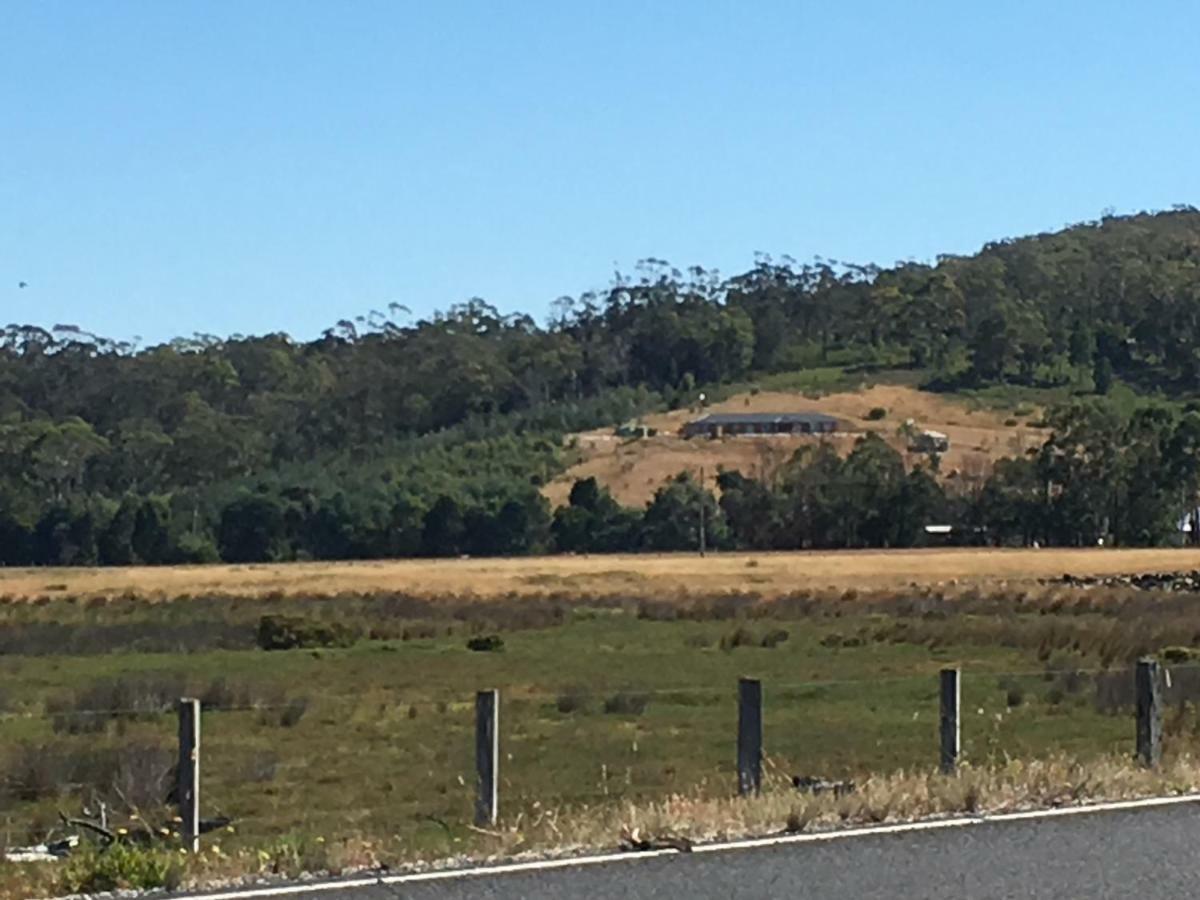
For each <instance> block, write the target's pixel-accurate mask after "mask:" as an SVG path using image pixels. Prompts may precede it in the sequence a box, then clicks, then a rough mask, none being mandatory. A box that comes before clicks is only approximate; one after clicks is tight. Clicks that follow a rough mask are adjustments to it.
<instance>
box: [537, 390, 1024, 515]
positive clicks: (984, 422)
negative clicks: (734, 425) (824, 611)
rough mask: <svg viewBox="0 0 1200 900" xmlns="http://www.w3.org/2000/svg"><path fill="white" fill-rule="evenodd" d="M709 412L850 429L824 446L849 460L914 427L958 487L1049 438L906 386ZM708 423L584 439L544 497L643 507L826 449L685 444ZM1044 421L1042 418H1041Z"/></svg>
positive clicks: (757, 441) (747, 441)
mask: <svg viewBox="0 0 1200 900" xmlns="http://www.w3.org/2000/svg"><path fill="white" fill-rule="evenodd" d="M874 407H883V408H884V409H886V410H887V411H888V414H887V418H885V419H883V420H880V421H871V420H869V419H867V418H866V416H867V413H868V412H869V411H870V410H871V409H872V408H874ZM708 411H709V412H819V413H824V414H826V415H831V416H836V417H837V418H838V419H840V420H842V421H843V422H844V423H845V425H846V428H847V433H844V434H839V435H835V436H833V437H828V438H825V439H824V440H826V441H828V442H829V443H831V444H833V446H834V447H836V448H837V450H838V452H840V453H843V454H845V453H849V452H850V450H851V448H852V447H853V446H854V441H855V440H856V439H857V437H858V435H859V433H862V432H866V431H875V432H878V433H879V434H880V435H881V436H882V437H884V438H886V439H887V440H888V442H889V443H891V444H892V445H893V446H894V447H896V449H897V450H900V451H901V452H907V447H906V446H905V441H904V440H902V439H901V438H899V437H898V436H897V434H896V431H897V429H898V428H899V427H900V425H901V424H903V423H904V421H905V420H907V419H912V420H913V421H914V422H915V423H916V424H917V425H918V426H919V427H921V428H932V429H934V430H935V431H941V432H944V433H945V434H946V435H947V436H948V437H949V438H950V451H949V452H948V453H946V454H945V455H944V457H943V459H942V472H943V473H944V474H945V475H950V474H951V473H955V477H958V476H963V477H966V478H969V479H974V478H979V477H981V476H983V475H985V474H986V473H987V471H988V470H989V469H990V466H991V463H992V462H993V461H994V460H996V459H998V458H1000V457H1002V456H1013V455H1020V454H1021V453H1024V452H1025V450H1027V449H1029V448H1031V447H1036V446H1038V445H1040V444H1041V442H1042V441H1043V440H1044V439H1045V436H1046V435H1045V432H1043V431H1041V430H1039V429H1035V428H1030V427H1028V426H1027V425H1015V426H1009V425H1005V424H1004V421H1005V420H1006V414H1001V413H998V412H995V411H994V410H986V409H979V410H972V409H969V408H968V407H967V406H966V405H965V404H964V403H962V402H960V401H958V400H956V399H953V398H949V397H945V396H942V395H939V394H930V393H925V392H923V391H919V390H917V389H915V388H913V387H909V386H905V385H884V384H881V385H875V386H874V387H870V388H867V389H865V390H862V391H854V392H842V393H837V394H829V395H828V396H825V397H820V398H817V399H809V398H807V397H805V396H804V395H803V394H799V393H782V392H770V391H767V392H763V393H759V394H753V395H751V394H738V395H737V396H734V397H731V398H730V399H729V400H726V401H724V402H722V403H717V404H714V405H713V406H712V407H711V409H709V410H708ZM698 415H699V413H695V412H690V411H688V410H676V411H675V412H670V413H662V414H659V415H654V416H648V417H646V419H645V420H644V421H645V422H646V424H647V425H650V426H653V427H655V428H657V429H658V430H659V432H660V434H659V435H658V436H657V437H654V438H650V439H647V440H641V441H623V440H621V439H618V438H616V437H614V436H613V434H612V429H597V430H595V431H588V432H584V433H582V434H579V435H577V436H576V442H577V445H578V447H579V449H580V451H581V452H582V454H583V459H582V460H581V461H580V462H579V464H577V465H575V466H573V467H572V468H570V469H569V470H568V471H567V472H565V473H564V474H563V475H562V476H561V477H559V478H557V479H555V480H554V481H552V482H551V483H550V484H549V485H547V487H546V489H545V491H544V493H545V495H546V497H547V499H549V500H550V502H551V504H552V505H556V506H557V505H560V504H562V503H564V502H565V501H566V499H567V495H568V494H569V493H570V490H571V485H572V484H573V483H574V481H575V479H577V478H587V477H595V478H596V479H597V480H598V481H599V482H600V483H602V484H604V485H607V486H608V488H609V490H611V491H612V493H613V496H615V497H616V498H617V499H618V500H619V501H621V502H622V503H624V504H627V505H630V506H642V505H644V504H645V503H646V502H647V501H648V500H649V499H650V498H651V497H652V496H653V495H654V492H655V490H657V489H658V488H659V487H660V486H661V485H662V483H663V482H664V481H666V480H667V479H669V478H671V477H673V476H674V475H677V474H678V473H679V472H681V471H685V470H686V471H689V472H691V473H692V474H693V475H696V474H697V473H698V472H699V471H700V469H701V468H704V469H705V470H706V474H707V476H708V477H709V478H715V476H716V473H717V469H718V468H719V467H724V468H726V469H739V470H741V471H742V472H743V473H745V474H747V475H751V474H753V475H756V476H758V475H767V476H769V475H770V474H771V473H772V472H774V471H775V470H776V469H777V468H778V467H779V466H780V465H781V464H782V463H783V462H784V461H786V460H787V459H788V458H789V457H790V456H791V455H792V454H793V453H794V452H795V451H796V450H797V449H798V448H799V447H801V446H803V445H805V444H812V443H815V442H816V441H818V440H820V439H819V438H815V437H750V436H743V437H733V438H722V439H718V440H708V439H703V438H695V439H692V440H684V439H682V438H680V437H678V434H677V433H678V431H679V428H680V427H681V426H682V425H683V424H684V423H685V422H687V421H689V420H691V419H694V418H696V417H697V416H698ZM1035 417H1036V415H1035Z"/></svg>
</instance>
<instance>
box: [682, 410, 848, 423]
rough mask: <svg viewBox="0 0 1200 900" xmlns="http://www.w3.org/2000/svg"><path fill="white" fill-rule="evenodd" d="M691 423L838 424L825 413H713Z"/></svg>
mask: <svg viewBox="0 0 1200 900" xmlns="http://www.w3.org/2000/svg"><path fill="white" fill-rule="evenodd" d="M688 424H689V425H777V424H778V425H783V424H792V425H802V424H808V425H836V424H837V419H835V418H834V417H833V416H827V415H825V414H824V413H812V412H807V413H711V414H710V415H707V416H704V417H703V418H700V419H696V420H695V421H694V422H689V423H688Z"/></svg>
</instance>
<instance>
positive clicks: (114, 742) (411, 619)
mask: <svg viewBox="0 0 1200 900" xmlns="http://www.w3.org/2000/svg"><path fill="white" fill-rule="evenodd" d="M1196 568H1200V553H1197V552H1196V551H1190V550H1188V551H1172V550H1146V551H1142V550H1136V551H1112V550H1080V551H1057V550H1056V551H989V550H926V551H908V552H898V553H897V552H892V553H887V552H862V553H799V554H766V555H754V556H748V555H719V556H709V557H706V558H704V559H700V558H698V557H684V556H675V557H665V556H664V557H653V556H646V557H631V556H627V557H591V558H554V559H549V558H547V559H525V560H456V561H443V562H433V561H420V562H394V563H345V564H338V565H328V564H321V565H317V564H313V565H305V564H301V565H290V566H250V567H212V568H197V569H188V568H183V569H125V570H121V569H113V570H39V571H16V570H10V571H7V572H3V573H0V595H2V596H3V597H4V598H5V602H3V603H0V842H2V843H6V844H9V845H12V844H22V843H28V842H31V841H35V840H38V839H40V838H42V837H45V836H46V835H47V834H49V833H52V832H53V830H54V829H55V827H56V823H57V819H58V816H59V813H60V812H65V813H67V814H78V813H79V812H80V811H81V810H82V809H84V808H87V809H91V810H95V809H96V808H97V805H98V803H99V802H101V801H103V802H104V803H105V804H106V806H107V809H108V810H109V811H110V814H111V815H112V816H114V817H116V818H117V819H118V820H119V819H120V817H122V816H126V817H129V816H131V815H136V817H137V818H136V819H133V818H130V819H129V824H130V826H131V827H138V826H137V825H136V823H143V822H151V823H155V827H167V828H168V829H169V827H170V825H169V818H170V812H169V810H168V809H167V808H166V807H165V805H164V803H163V801H164V800H165V796H166V785H167V783H168V781H169V777H168V776H169V768H170V765H171V762H172V748H173V734H174V728H175V722H174V717H173V714H172V712H171V707H172V704H173V702H174V700H175V699H176V698H177V697H178V696H180V695H183V694H188V695H194V696H199V697H200V698H201V699H202V701H203V702H204V706H205V713H204V719H203V742H202V747H203V749H202V760H203V772H204V775H203V782H204V789H203V807H204V814H205V815H214V816H215V815H227V816H229V817H230V818H232V820H233V825H232V830H228V831H223V832H222V833H221V834H219V835H218V836H217V837H216V838H215V840H216V841H217V842H219V845H220V846H221V847H222V848H223V850H222V852H227V853H235V854H236V853H238V852H245V853H253V854H259V855H258V856H253V857H252V858H253V859H260V860H263V862H261V865H262V866H264V867H265V868H266V869H267V870H270V869H272V868H274V869H277V870H283V869H287V868H288V866H289V865H300V864H301V862H300V861H301V860H304V861H306V863H307V864H308V865H320V864H326V865H335V866H336V865H339V864H350V863H354V862H370V861H372V860H378V859H384V860H391V861H401V860H411V859H429V858H443V857H457V856H461V855H463V854H471V855H480V854H484V855H486V854H488V853H491V852H496V850H497V849H498V848H500V847H501V846H503V848H504V849H505V850H506V851H507V850H512V849H513V847H514V846H516V847H517V849H520V847H521V846H522V844H521V841H520V840H518V841H517V842H516V844H515V845H514V843H513V838H512V835H513V834H514V833H518V834H524V833H526V832H529V833H530V834H532V833H534V832H537V833H538V834H540V835H542V838H540V839H542V840H544V839H546V835H552V834H553V827H554V826H555V823H556V822H559V821H562V822H566V821H567V820H568V819H570V818H571V817H572V816H576V815H581V814H584V813H585V812H586V811H588V810H592V811H595V810H597V809H603V808H613V809H619V808H620V804H621V803H624V802H626V801H629V802H643V801H653V800H658V799H662V798H664V797H668V796H683V797H691V798H713V797H716V798H721V797H726V796H728V795H729V794H730V793H731V792H732V790H733V784H734V781H733V779H734V774H733V773H734V753H733V746H734V728H735V723H736V718H737V713H736V681H737V678H738V677H739V676H752V677H757V678H761V679H762V681H763V685H764V697H765V732H766V753H767V773H768V782H769V784H770V785H771V787H772V789H773V790H774V789H780V790H783V789H785V788H783V787H782V786H783V785H785V784H786V783H787V779H789V778H790V777H791V776H792V775H797V774H802V775H813V776H820V777H823V778H853V779H856V780H858V781H860V782H861V781H863V780H864V779H869V778H872V777H877V776H880V775H882V774H886V773H894V772H897V771H899V770H909V771H924V770H929V769H931V768H932V767H933V766H934V765H935V762H936V728H937V678H936V676H937V671H938V669H939V668H941V667H943V666H946V665H961V666H962V667H963V670H964V710H965V711H966V713H965V722H964V726H963V733H964V744H965V755H966V759H967V760H968V762H969V763H970V764H972V765H975V766H984V765H989V764H993V763H1001V762H1003V761H1004V760H1005V759H1008V758H1010V757H1016V758H1021V759H1026V758H1048V757H1051V756H1055V755H1059V754H1067V755H1068V756H1070V757H1071V758H1073V759H1082V760H1087V759H1092V758H1099V757H1101V756H1111V755H1113V754H1117V755H1127V754H1128V753H1130V752H1131V750H1132V746H1133V727H1132V718H1131V712H1130V703H1131V701H1132V694H1131V684H1130V675H1129V666H1130V664H1131V663H1132V661H1133V660H1135V659H1136V658H1137V657H1138V656H1140V655H1142V654H1146V653H1159V654H1164V653H1165V654H1166V655H1167V657H1168V658H1169V659H1170V660H1171V663H1172V666H1173V669H1172V671H1173V686H1172V692H1173V693H1172V694H1171V695H1170V702H1171V709H1172V712H1171V714H1170V716H1169V720H1168V723H1167V725H1168V733H1169V741H1170V746H1171V748H1172V752H1176V753H1178V752H1181V751H1188V750H1189V749H1190V748H1191V747H1192V746H1193V745H1194V744H1195V742H1196V741H1197V735H1198V734H1200V720H1197V717H1196V714H1195V709H1196V705H1195V704H1196V702H1197V700H1200V669H1196V668H1194V667H1193V664H1192V659H1193V656H1194V655H1195V654H1196V652H1197V651H1196V650H1195V649H1194V648H1200V598H1197V597H1196V595H1194V594H1190V593H1167V592H1159V591H1149V590H1136V589H1134V588H1132V587H1128V586H1120V587H1105V588H1087V589H1085V588H1078V587H1068V586H1063V585H1057V584H1043V583H1041V582H1039V579H1040V578H1053V577H1057V576H1061V575H1062V574H1064V573H1071V574H1073V575H1104V574H1115V573H1134V572H1141V571H1150V570H1153V571H1172V570H1174V571H1187V570H1192V569H1196ZM264 616H266V617H272V616H273V617H280V616H284V617H289V620H290V621H292V622H293V624H294V625H295V626H296V628H297V629H299V631H301V632H304V635H306V636H304V635H302V639H301V640H299V641H298V642H297V644H298V645H297V646H295V647H294V648H292V649H281V650H264V649H262V648H261V647H260V644H261V643H262V639H261V626H262V620H263V617H264ZM483 637H495V638H498V641H483V642H480V643H477V644H476V645H475V646H476V647H477V648H479V649H471V647H470V642H471V641H472V639H477V638H483ZM480 688H498V689H499V690H500V691H501V747H502V773H501V777H502V780H501V810H502V829H503V831H504V835H505V837H504V839H503V840H502V839H501V838H500V837H497V836H496V835H492V834H488V833H486V832H481V831H478V830H475V829H473V828H472V827H471V826H470V819H471V816H470V810H471V803H472V789H473V775H472V771H473V770H472V753H473V736H472V727H473V707H472V704H473V695H474V692H475V691H476V690H477V689H480ZM163 823H165V826H164V824H163ZM548 829H549V830H548ZM610 838H611V840H609V839H610ZM318 839H319V840H318ZM596 839H597V840H599V841H600V842H601V843H604V842H610V843H615V841H616V839H617V835H616V834H613V835H611V836H603V835H601V836H598V837H597V838H596ZM529 840H533V838H529ZM534 843H536V841H534ZM531 846H532V845H531ZM263 848H266V849H265V850H264V849H263ZM260 851H261V853H260ZM262 853H265V854H266V855H265V856H263V855H261V854H262ZM335 854H340V856H337V855H335ZM281 860H283V861H282V862H281ZM288 860H292V862H291V863H289V862H288ZM336 860H342V861H343V862H341V863H339V862H336ZM314 861H315V862H314ZM281 867H282V868H281Z"/></svg>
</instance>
